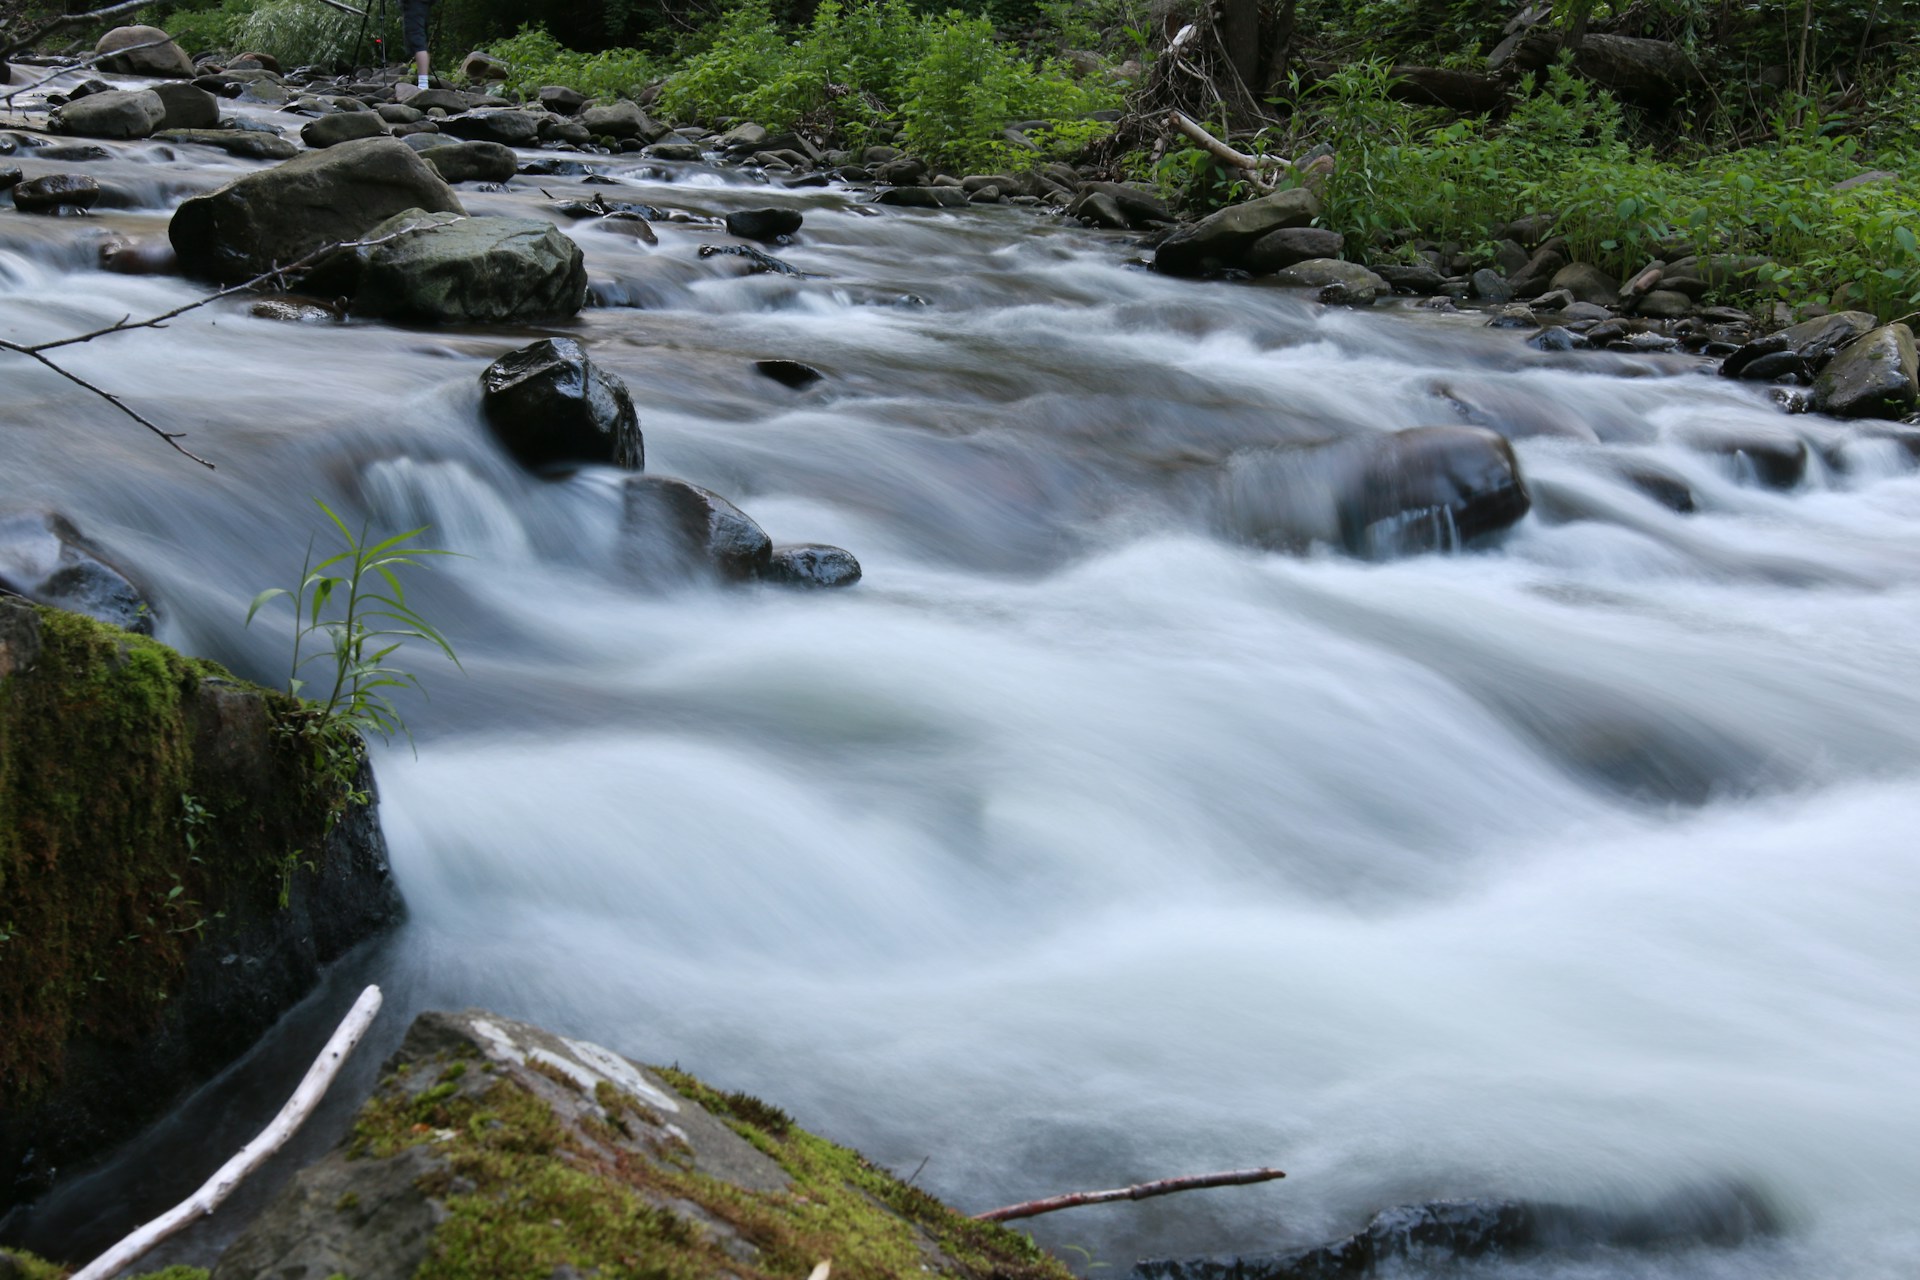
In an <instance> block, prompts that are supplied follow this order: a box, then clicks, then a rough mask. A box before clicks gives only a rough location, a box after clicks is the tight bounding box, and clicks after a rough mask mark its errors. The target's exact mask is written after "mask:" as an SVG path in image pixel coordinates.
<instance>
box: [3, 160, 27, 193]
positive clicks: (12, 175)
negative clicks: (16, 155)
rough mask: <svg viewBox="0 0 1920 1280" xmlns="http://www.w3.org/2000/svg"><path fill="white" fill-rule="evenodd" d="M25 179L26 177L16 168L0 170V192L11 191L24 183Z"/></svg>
mask: <svg viewBox="0 0 1920 1280" xmlns="http://www.w3.org/2000/svg"><path fill="white" fill-rule="evenodd" d="M26 178H27V175H26V174H24V173H22V172H20V170H19V168H18V167H17V166H14V165H8V166H6V167H5V168H0V191H11V190H13V189H14V188H15V187H17V186H19V185H20V184H21V183H22V182H24V181H26Z"/></svg>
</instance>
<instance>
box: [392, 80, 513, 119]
mask: <svg viewBox="0 0 1920 1280" xmlns="http://www.w3.org/2000/svg"><path fill="white" fill-rule="evenodd" d="M395 92H396V93H397V94H399V95H400V96H399V98H398V101H399V102H400V103H401V104H402V105H403V106H409V107H412V108H413V109H414V110H415V111H432V110H434V109H435V108H438V109H439V110H441V111H444V112H446V113H447V114H448V115H459V114H460V113H461V112H463V111H468V110H471V109H472V108H474V107H478V106H485V105H486V104H487V103H488V102H489V101H497V99H488V98H484V97H478V96H476V95H473V94H467V93H461V92H460V91H459V90H458V89H415V88H414V87H413V86H412V85H411V84H405V83H403V84H401V85H399V86H398V88H397V89H396V90H395Z"/></svg>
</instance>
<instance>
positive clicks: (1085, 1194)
mask: <svg viewBox="0 0 1920 1280" xmlns="http://www.w3.org/2000/svg"><path fill="white" fill-rule="evenodd" d="M1286 1176H1287V1175H1286V1174H1284V1173H1282V1172H1280V1170H1278V1169H1235V1170H1233V1171H1231V1172H1229V1173H1199V1174H1194V1175H1193V1176H1191V1177H1186V1178H1162V1179H1161V1180H1160V1181H1158V1182H1142V1183H1140V1184H1138V1185H1137V1186H1131V1187H1117V1188H1115V1189H1114V1190H1112V1191H1076V1192H1074V1193H1073V1194H1072V1195H1064V1196H1048V1197H1047V1198H1046V1199H1044V1200H1026V1201H1023V1202H1021V1203H1020V1204H1010V1205H1008V1206H1007V1207H1006V1208H1004V1209H989V1210H988V1211H987V1212H985V1213H976V1214H974V1215H973V1216H974V1219H975V1220H976V1221H979V1222H1007V1221H1010V1220H1012V1219H1014V1218H1033V1217H1038V1216H1039V1215H1040V1214H1043V1213H1054V1212H1057V1211H1058V1210H1061V1209H1074V1208H1078V1207H1079V1206H1080V1205H1083V1204H1111V1203H1113V1202H1114V1201H1116V1200H1151V1199H1152V1198H1153V1197H1154V1196H1170V1195H1172V1194H1173V1193H1174V1192H1176V1191H1199V1190H1202V1189H1203V1188H1206V1187H1243V1186H1246V1185H1248V1184H1249V1183H1254V1182H1272V1181H1273V1180H1274V1179H1275V1178H1284V1177H1286Z"/></svg>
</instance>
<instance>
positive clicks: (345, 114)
mask: <svg viewBox="0 0 1920 1280" xmlns="http://www.w3.org/2000/svg"><path fill="white" fill-rule="evenodd" d="M386 134H387V122H386V121H385V120H382V119H381V118H380V117H379V116H378V115H376V114H374V113H373V112H371V111H342V112H339V113H337V114H335V115H330V116H321V117H320V118H319V119H318V120H313V121H309V122H308V123H307V124H305V125H303V126H302V127H301V129H300V141H302V142H304V143H306V144H307V145H308V146H310V147H313V148H315V149H322V150H323V149H325V148H327V147H335V146H339V145H340V144H341V143H343V142H358V141H360V140H361V139H363V138H383V137H385V136H386Z"/></svg>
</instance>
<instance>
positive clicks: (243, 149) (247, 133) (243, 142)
mask: <svg viewBox="0 0 1920 1280" xmlns="http://www.w3.org/2000/svg"><path fill="white" fill-rule="evenodd" d="M154 138H155V140H157V141H160V142H172V143H178V144H190V145H193V146H199V147H214V148H217V149H218V150H221V151H224V152H226V153H227V154H228V155H231V156H239V157H241V158H242V159H246V160H291V159H293V158H294V157H295V156H297V155H299V154H300V148H299V147H298V146H297V145H295V144H294V142H293V141H292V140H291V139H288V138H282V137H279V136H277V135H275V134H271V133H259V132H257V131H255V130H252V129H177V130H169V131H168V132H166V133H156V134H155V135H154Z"/></svg>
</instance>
